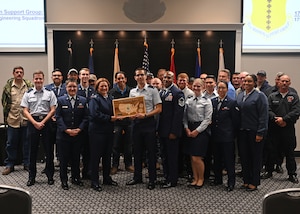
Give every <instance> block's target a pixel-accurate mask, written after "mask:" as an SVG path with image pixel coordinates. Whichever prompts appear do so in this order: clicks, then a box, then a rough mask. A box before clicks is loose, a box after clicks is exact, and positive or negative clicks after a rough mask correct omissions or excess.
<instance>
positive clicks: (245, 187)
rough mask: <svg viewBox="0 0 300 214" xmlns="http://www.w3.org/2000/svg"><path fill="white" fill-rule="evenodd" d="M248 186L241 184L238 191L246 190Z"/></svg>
mask: <svg viewBox="0 0 300 214" xmlns="http://www.w3.org/2000/svg"><path fill="white" fill-rule="evenodd" d="M248 185H249V184H243V185H242V186H240V189H247V188H248Z"/></svg>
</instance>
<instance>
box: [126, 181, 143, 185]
mask: <svg viewBox="0 0 300 214" xmlns="http://www.w3.org/2000/svg"><path fill="white" fill-rule="evenodd" d="M141 183H143V181H142V180H137V181H136V180H134V179H132V180H130V181H128V182H127V183H126V185H129V186H131V185H136V184H141Z"/></svg>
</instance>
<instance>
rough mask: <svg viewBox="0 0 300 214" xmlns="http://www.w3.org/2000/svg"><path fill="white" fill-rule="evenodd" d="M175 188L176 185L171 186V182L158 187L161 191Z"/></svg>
mask: <svg viewBox="0 0 300 214" xmlns="http://www.w3.org/2000/svg"><path fill="white" fill-rule="evenodd" d="M176 186H177V184H173V183H171V182H168V183H166V184H164V185H161V186H160V187H161V188H163V189H168V188H171V187H176Z"/></svg>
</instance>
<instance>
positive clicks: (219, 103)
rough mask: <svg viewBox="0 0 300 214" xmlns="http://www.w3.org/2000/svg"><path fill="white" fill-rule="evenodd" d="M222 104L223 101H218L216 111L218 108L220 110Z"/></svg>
mask: <svg viewBox="0 0 300 214" xmlns="http://www.w3.org/2000/svg"><path fill="white" fill-rule="evenodd" d="M222 102H223V101H222V100H220V99H219V101H218V107H217V108H218V111H219V110H220V108H221V105H222Z"/></svg>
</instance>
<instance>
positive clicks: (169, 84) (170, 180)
mask: <svg viewBox="0 0 300 214" xmlns="http://www.w3.org/2000/svg"><path fill="white" fill-rule="evenodd" d="M173 80H174V73H173V72H171V71H167V72H166V73H165V74H164V78H163V82H164V86H165V88H164V89H163V90H162V91H161V92H160V97H161V100H162V112H161V113H160V117H159V127H158V134H159V137H160V142H161V147H162V158H163V170H164V176H165V178H166V182H165V183H163V184H162V185H161V187H162V188H170V187H175V186H176V185H177V180H178V150H179V137H180V136H181V131H182V119H183V111H184V101H185V100H184V94H183V92H182V91H181V90H180V89H178V88H177V87H176V86H175V85H174V84H173Z"/></svg>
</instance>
